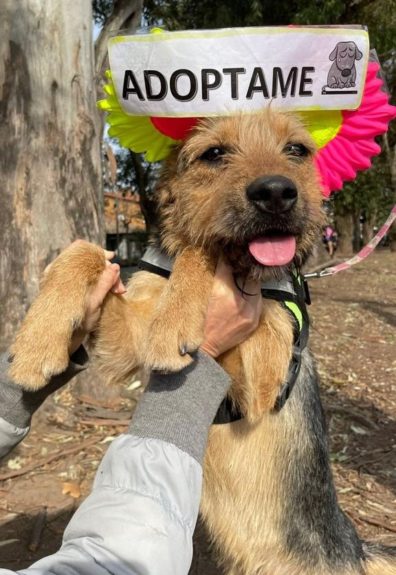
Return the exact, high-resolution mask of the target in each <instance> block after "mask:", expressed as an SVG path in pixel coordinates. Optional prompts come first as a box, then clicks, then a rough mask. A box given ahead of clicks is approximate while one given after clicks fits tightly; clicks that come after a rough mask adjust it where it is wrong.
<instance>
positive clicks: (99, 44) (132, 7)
mask: <svg viewBox="0 0 396 575" xmlns="http://www.w3.org/2000/svg"><path fill="white" fill-rule="evenodd" d="M142 9H143V0H114V8H113V12H112V14H111V16H109V18H108V19H107V20H106V22H105V24H104V26H103V28H102V30H101V31H100V34H99V36H98V38H97V40H96V42H95V75H96V81H97V83H100V81H101V77H102V73H103V68H104V66H105V63H106V58H107V43H108V41H109V38H110V36H111V34H114V33H115V32H118V30H121V29H127V30H128V31H129V32H134V31H135V30H136V28H137V26H138V25H139V23H140V16H141V13H142Z"/></svg>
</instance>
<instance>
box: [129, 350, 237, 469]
mask: <svg viewBox="0 0 396 575" xmlns="http://www.w3.org/2000/svg"><path fill="white" fill-rule="evenodd" d="M230 383H231V382H230V378H229V377H228V375H227V374H226V372H225V371H224V370H223V369H222V368H221V367H220V366H219V365H218V363H217V362H216V361H215V360H214V359H213V358H211V357H210V356H209V355H207V354H206V353H204V352H201V351H198V352H197V353H196V354H195V355H194V362H193V363H192V364H191V365H189V366H188V367H187V368H185V369H183V370H182V371H180V372H178V373H174V374H160V373H153V374H152V375H151V377H150V382H149V385H148V387H147V389H146V391H145V393H144V394H143V397H142V398H141V400H140V401H139V403H138V405H137V407H136V410H135V413H134V416H133V419H132V422H131V426H130V428H129V432H130V433H132V434H133V435H136V436H139V437H151V438H154V439H161V440H164V441H168V442H169V443H173V444H174V445H177V447H179V449H182V450H183V451H185V452H186V453H188V454H189V455H191V456H192V457H194V458H195V459H196V460H197V461H198V463H202V460H203V455H204V451H205V447H206V441H207V436H208V431H209V427H210V425H211V423H212V422H213V419H214V417H215V415H216V412H217V409H218V407H219V405H220V403H221V400H222V399H223V397H224V396H225V395H226V393H227V390H228V388H229V386H230ZM176 405H177V409H175V406H176Z"/></svg>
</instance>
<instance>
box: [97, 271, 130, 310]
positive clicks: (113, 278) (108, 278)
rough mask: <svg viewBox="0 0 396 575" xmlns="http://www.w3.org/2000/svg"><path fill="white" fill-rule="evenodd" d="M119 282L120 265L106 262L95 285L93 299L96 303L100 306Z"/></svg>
mask: <svg viewBox="0 0 396 575" xmlns="http://www.w3.org/2000/svg"><path fill="white" fill-rule="evenodd" d="M118 282H120V266H119V265H118V264H111V263H110V262H106V267H105V269H104V270H103V272H102V275H101V276H100V277H99V280H98V283H97V284H96V286H95V287H94V289H93V292H92V295H91V298H92V299H91V301H93V302H94V305H95V306H98V307H99V306H100V305H101V304H102V303H103V300H104V298H105V297H106V295H107V294H108V293H109V291H110V290H111V289H112V288H113V287H115V285H116V284H117V283H118ZM124 289H125V288H124ZM117 293H118V292H117Z"/></svg>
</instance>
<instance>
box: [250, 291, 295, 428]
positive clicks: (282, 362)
mask: <svg viewBox="0 0 396 575" xmlns="http://www.w3.org/2000/svg"><path fill="white" fill-rule="evenodd" d="M292 344H293V328H292V323H291V319H290V317H289V314H288V312H287V311H286V310H283V309H282V308H281V306H280V305H279V304H278V303H277V302H275V301H264V305H263V312H262V315H261V319H260V324H259V327H258V328H257V330H256V331H255V332H254V333H253V334H252V335H251V336H250V337H249V338H248V339H247V340H245V341H244V342H243V343H242V344H241V345H240V346H239V347H240V353H241V360H242V365H243V370H244V375H245V385H244V387H243V398H241V400H240V403H241V404H242V409H243V412H244V413H245V415H246V417H247V418H248V420H250V421H251V422H253V421H256V420H257V419H258V418H260V417H261V416H262V414H263V413H265V412H268V411H270V410H271V409H272V408H273V407H274V404H275V401H276V398H277V395H278V392H279V389H280V387H281V385H282V384H283V382H284V381H285V379H286V375H287V371H288V366H289V361H290V357H291V352H292Z"/></svg>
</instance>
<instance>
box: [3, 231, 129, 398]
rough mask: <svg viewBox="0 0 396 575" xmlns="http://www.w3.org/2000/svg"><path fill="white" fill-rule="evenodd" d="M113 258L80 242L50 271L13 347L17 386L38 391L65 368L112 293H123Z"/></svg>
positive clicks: (13, 365) (94, 247)
mask: <svg viewBox="0 0 396 575" xmlns="http://www.w3.org/2000/svg"><path fill="white" fill-rule="evenodd" d="M110 257H112V254H111V252H107V253H106V252H105V251H104V250H103V249H102V248H100V247H98V246H95V245H93V244H89V243H88V242H83V241H77V242H74V243H73V244H72V245H71V246H70V247H69V248H67V249H66V250H65V251H64V252H62V253H61V254H60V256H58V258H57V259H56V260H55V261H54V262H53V263H52V264H51V265H50V266H49V267H48V268H47V269H46V271H45V272H44V277H43V281H42V286H41V290H40V293H39V295H38V296H37V298H36V300H35V301H34V302H33V304H32V305H31V307H30V309H29V311H28V313H27V315H26V318H25V320H24V322H23V324H22V326H21V328H20V330H19V332H18V334H17V336H16V339H15V343H14V345H13V346H12V348H11V358H12V364H11V367H10V370H9V375H10V377H11V379H12V380H13V381H14V382H15V383H16V384H19V385H21V386H22V387H24V388H25V389H28V390H31V391H34V390H37V389H40V388H41V387H44V386H45V385H46V384H47V383H48V381H49V380H50V379H51V377H53V376H54V375H58V374H60V373H62V372H63V371H65V369H66V368H67V366H68V363H69V354H71V353H73V352H74V351H75V350H76V349H77V348H78V347H79V345H80V344H81V342H82V339H83V338H84V337H85V335H86V334H87V333H88V332H89V331H90V330H91V329H93V328H94V327H95V325H94V324H95V322H96V321H97V320H98V319H99V315H100V306H101V304H102V302H103V299H104V298H105V296H106V294H107V293H108V291H109V290H110V289H113V291H115V293H123V290H124V291H125V288H123V286H122V283H121V282H120V279H119V267H118V266H116V267H112V266H114V264H110V262H107V261H106V260H107V259H109V258H110ZM95 318H96V319H95Z"/></svg>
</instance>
